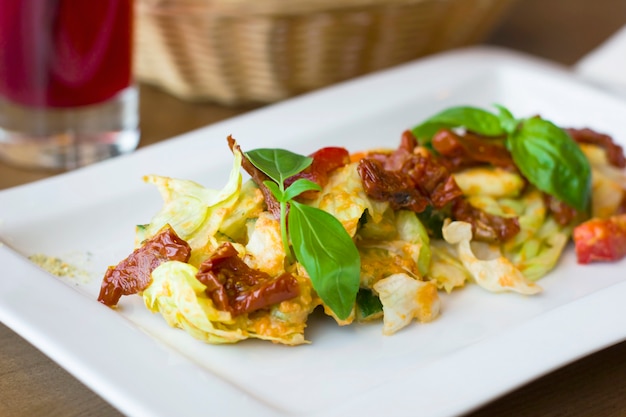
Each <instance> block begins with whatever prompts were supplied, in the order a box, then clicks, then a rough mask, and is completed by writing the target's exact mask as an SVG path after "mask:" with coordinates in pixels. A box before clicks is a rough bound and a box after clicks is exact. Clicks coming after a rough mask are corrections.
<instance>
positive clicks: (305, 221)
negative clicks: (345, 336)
mask: <svg viewBox="0 0 626 417" xmlns="http://www.w3.org/2000/svg"><path fill="white" fill-rule="evenodd" d="M288 223H289V236H290V237H291V244H292V246H293V251H294V253H295V255H296V259H298V261H299V262H300V263H301V264H302V266H303V267H304V269H305V270H306V271H307V273H308V274H309V277H310V278H311V283H312V284H313V288H314V289H315V291H316V292H317V294H318V295H319V296H320V298H321V299H322V301H324V304H326V305H327V306H328V307H329V308H330V309H331V310H333V312H334V313H335V314H336V315H337V317H339V319H341V320H345V319H346V318H348V316H350V313H351V312H352V308H353V306H354V302H355V299H356V294H357V292H358V290H359V282H360V274H361V258H360V256H359V251H358V250H357V248H356V246H355V245H354V242H353V241H352V238H351V237H350V235H348V232H346V230H345V229H344V227H343V226H342V224H341V223H340V222H339V220H337V219H336V218H335V217H334V216H333V215H331V214H330V213H327V212H325V211H323V210H320V209H318V208H315V207H310V206H306V205H304V204H300V203H298V202H296V201H292V202H291V208H290V210H289V217H288Z"/></svg>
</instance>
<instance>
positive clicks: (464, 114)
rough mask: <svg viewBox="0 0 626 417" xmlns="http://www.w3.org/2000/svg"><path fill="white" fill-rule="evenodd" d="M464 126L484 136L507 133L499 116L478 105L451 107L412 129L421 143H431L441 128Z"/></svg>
mask: <svg viewBox="0 0 626 417" xmlns="http://www.w3.org/2000/svg"><path fill="white" fill-rule="evenodd" d="M456 127H463V128H465V129H467V130H469V131H471V132H474V133H478V134H480V135H484V136H500V135H503V134H504V133H506V132H505V131H504V130H503V129H502V126H501V125H500V119H499V118H498V116H496V115H494V114H492V113H489V112H488V111H486V110H483V109H479V108H476V107H467V106H461V107H451V108H449V109H446V110H444V111H442V112H440V113H437V114H436V115H434V116H432V117H430V118H429V119H427V120H426V121H425V122H423V123H422V124H420V125H417V126H415V127H414V128H413V129H411V131H412V132H413V135H415V137H416V138H417V139H418V140H419V142H420V144H421V145H427V144H429V143H430V141H431V139H432V137H433V136H434V135H435V133H437V132H438V131H439V130H440V129H443V128H449V129H452V128H456Z"/></svg>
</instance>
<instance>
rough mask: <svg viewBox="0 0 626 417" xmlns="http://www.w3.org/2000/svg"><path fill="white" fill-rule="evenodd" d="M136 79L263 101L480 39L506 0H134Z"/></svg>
mask: <svg viewBox="0 0 626 417" xmlns="http://www.w3.org/2000/svg"><path fill="white" fill-rule="evenodd" d="M136 2H137V3H136V4H137V12H136V49H135V51H136V52H135V73H136V77H137V79H138V80H140V81H143V82H146V83H150V84H154V85H157V86H160V87H162V88H163V89H165V90H167V91H169V92H170V93H172V94H174V95H176V96H178V97H180V98H183V99H186V100H192V101H214V102H219V103H222V104H229V105H236V104H247V103H270V102H275V101H278V100H282V99H285V98H287V97H290V96H294V95H297V94H300V93H303V92H306V91H311V90H314V89H317V88H320V87H323V86H327V85H330V84H333V83H336V82H339V81H342V80H346V79H349V78H352V77H355V76H358V75H362V74H365V73H368V72H372V71H376V70H380V69H383V68H387V67H390V66H393V65H396V64H399V63H402V62H406V61H409V60H412V59H415V58H418V57H420V56H424V55H427V54H430V53H433V52H437V51H442V50H445V49H450V48H454V47H459V46H464V45H469V44H472V43H475V42H477V41H480V40H481V39H482V38H483V37H484V36H485V35H486V34H487V33H488V32H489V31H490V30H491V29H492V28H493V27H494V26H495V24H496V23H497V22H498V20H499V18H500V17H501V16H502V14H503V12H504V11H505V9H506V8H507V7H508V6H509V5H510V3H511V2H512V0H136Z"/></svg>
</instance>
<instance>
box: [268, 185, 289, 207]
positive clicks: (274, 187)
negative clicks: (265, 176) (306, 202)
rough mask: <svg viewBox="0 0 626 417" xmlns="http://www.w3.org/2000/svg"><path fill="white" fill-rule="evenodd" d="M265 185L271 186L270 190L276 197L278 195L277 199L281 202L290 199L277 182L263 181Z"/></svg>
mask: <svg viewBox="0 0 626 417" xmlns="http://www.w3.org/2000/svg"><path fill="white" fill-rule="evenodd" d="M263 185H265V186H266V187H267V188H269V190H270V191H271V192H272V194H274V197H276V200H277V201H278V202H279V203H285V202H287V201H288V198H287V196H286V195H285V192H284V191H283V190H281V189H280V188H279V187H278V184H276V183H275V182H274V181H263Z"/></svg>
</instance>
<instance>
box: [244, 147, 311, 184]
mask: <svg viewBox="0 0 626 417" xmlns="http://www.w3.org/2000/svg"><path fill="white" fill-rule="evenodd" d="M246 157H247V158H248V159H249V160H250V162H252V164H253V165H254V166H255V167H257V168H258V169H260V170H261V171H263V172H264V173H265V174H266V175H267V176H268V177H270V178H271V179H273V180H274V181H276V182H277V183H278V184H280V185H281V186H282V184H283V182H284V181H285V179H287V178H289V177H291V176H292V175H296V174H297V173H299V172H301V171H303V170H304V169H306V168H307V167H308V166H309V165H311V163H312V162H313V158H310V157H308V156H303V155H299V154H297V153H293V152H290V151H287V150H285V149H268V148H262V149H253V150H251V151H248V152H246Z"/></svg>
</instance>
